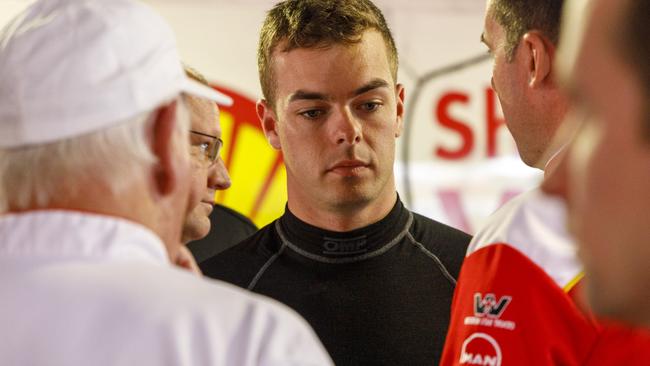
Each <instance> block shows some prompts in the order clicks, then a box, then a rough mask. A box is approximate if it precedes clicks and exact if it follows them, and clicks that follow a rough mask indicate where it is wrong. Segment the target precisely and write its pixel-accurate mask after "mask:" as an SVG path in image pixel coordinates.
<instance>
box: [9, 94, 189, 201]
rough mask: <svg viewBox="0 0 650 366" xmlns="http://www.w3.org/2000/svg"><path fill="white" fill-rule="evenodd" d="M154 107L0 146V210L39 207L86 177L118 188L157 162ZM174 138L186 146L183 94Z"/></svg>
mask: <svg viewBox="0 0 650 366" xmlns="http://www.w3.org/2000/svg"><path fill="white" fill-rule="evenodd" d="M155 116H156V111H151V112H147V113H143V114H142V115H140V116H138V117H136V118H133V119H131V120H127V121H124V122H123V123H120V124H118V125H117V126H115V127H112V128H109V129H105V130H102V131H98V132H94V133H90V134H87V135H83V136H80V137H75V138H70V139H65V140H62V141H57V142H54V143H50V144H44V145H36V146H27V147H20V148H13V149H0V212H1V211H5V210H6V209H7V208H8V207H9V205H11V206H12V207H13V208H16V209H27V208H43V207H47V205H48V204H49V203H50V202H51V200H52V198H54V197H55V196H56V195H57V194H65V193H66V192H78V191H80V190H81V189H83V187H82V186H81V185H82V184H84V183H87V182H89V181H92V182H97V184H102V185H104V186H106V188H107V189H108V190H109V191H110V192H111V193H112V194H119V193H120V192H122V191H123V190H124V189H126V188H128V187H129V185H130V184H132V182H133V181H135V180H137V179H139V178H140V177H142V174H143V171H144V170H145V169H146V168H147V167H150V166H151V165H153V164H155V163H156V157H155V155H154V154H153V152H152V151H151V148H150V142H149V137H148V133H147V131H148V130H149V127H150V125H151V123H152V122H153V119H154V118H155ZM176 120H177V123H176V124H175V131H174V135H175V140H174V141H175V143H177V144H178V145H177V146H178V148H179V149H183V150H181V151H187V150H188V149H189V148H188V136H187V134H188V132H187V131H188V129H189V116H188V112H187V110H186V108H185V104H184V102H183V101H182V98H178V103H177V109H176Z"/></svg>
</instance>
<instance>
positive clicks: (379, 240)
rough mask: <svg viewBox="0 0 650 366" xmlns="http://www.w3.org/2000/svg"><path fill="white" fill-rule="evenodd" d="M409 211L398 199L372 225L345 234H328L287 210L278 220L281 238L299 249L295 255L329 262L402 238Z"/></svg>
mask: <svg viewBox="0 0 650 366" xmlns="http://www.w3.org/2000/svg"><path fill="white" fill-rule="evenodd" d="M409 217H410V213H409V211H408V210H407V209H406V208H404V205H403V204H402V202H401V201H400V199H399V198H398V199H397V201H396V202H395V205H394V206H393V208H392V209H391V211H390V212H389V213H388V215H386V216H385V217H384V218H383V219H381V220H379V221H377V222H375V223H374V224H371V225H368V226H365V227H362V228H359V229H355V230H352V231H347V232H337V231H329V230H324V229H321V228H318V227H316V226H313V225H310V224H308V223H306V222H304V221H302V220H300V219H299V218H297V217H296V216H295V215H294V214H293V213H292V212H291V211H290V210H289V208H288V207H286V208H285V213H284V215H283V216H282V217H281V218H280V220H279V225H278V226H279V231H280V232H281V233H280V236H281V239H282V240H285V241H287V243H285V244H290V245H291V246H295V247H298V248H299V250H298V252H303V253H310V254H313V255H315V256H318V257H324V258H331V259H337V258H340V259H344V258H358V257H361V256H364V255H365V254H368V253H373V252H377V251H378V250H381V249H382V247H385V246H387V245H389V244H391V243H393V242H394V241H395V239H397V237H398V236H399V235H404V232H405V231H406V230H407V229H408V228H406V227H405V226H406V225H407V223H408V221H410V220H409Z"/></svg>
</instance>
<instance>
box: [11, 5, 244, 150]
mask: <svg viewBox="0 0 650 366" xmlns="http://www.w3.org/2000/svg"><path fill="white" fill-rule="evenodd" d="M180 93H188V94H192V95H195V96H198V97H201V98H206V99H209V100H212V101H215V102H217V103H219V104H222V105H230V104H232V99H231V98H230V97H228V96H226V95H224V94H221V93H219V92H217V91H216V90H213V89H211V88H209V87H206V86H204V85H201V84H200V83H198V82H196V81H194V80H191V79H189V78H188V77H186V76H185V72H184V70H183V67H182V65H181V61H180V58H179V56H178V51H177V49H176V41H175V37H174V34H173V32H172V30H171V28H170V27H169V26H168V25H167V23H166V22H165V21H164V20H163V19H162V18H161V17H160V16H159V15H158V14H156V13H155V12H154V11H153V10H152V9H150V8H149V7H147V6H146V5H144V4H142V3H139V2H137V1H134V0H40V1H37V2H36V3H34V4H33V5H32V6H30V7H29V8H28V9H27V10H25V11H24V12H23V13H22V14H21V15H19V16H17V17H16V18H14V20H12V21H11V22H10V23H9V24H8V25H7V26H6V27H5V28H4V29H3V30H2V32H1V34H0V148H14V147H21V146H26V145H32V144H44V143H49V142H55V141H58V140H62V139H66V138H71V137H75V136H79V135H83V134H87V133H91V132H94V131H98V130H101V129H105V128H109V127H112V126H115V125H117V124H120V123H123V122H125V121H128V120H129V119H130V118H134V117H136V116H138V115H140V114H142V113H146V112H149V111H153V110H154V109H155V108H157V107H159V106H161V105H162V104H164V103H166V102H169V101H171V100H173V99H174V98H175V97H176V96H178V95H179V94H180Z"/></svg>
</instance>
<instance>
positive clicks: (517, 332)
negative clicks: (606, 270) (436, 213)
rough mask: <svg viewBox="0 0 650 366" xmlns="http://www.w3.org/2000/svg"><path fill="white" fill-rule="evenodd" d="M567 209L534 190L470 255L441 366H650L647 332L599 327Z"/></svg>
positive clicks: (504, 211) (493, 224) (502, 214)
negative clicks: (583, 288)
mask: <svg viewBox="0 0 650 366" xmlns="http://www.w3.org/2000/svg"><path fill="white" fill-rule="evenodd" d="M581 279H582V267H581V265H580V263H579V261H578V259H577V257H576V246H575V244H574V243H573V241H572V240H571V239H570V238H569V236H568V234H567V232H566V230H565V209H564V207H563V205H562V203H561V202H560V201H558V200H556V199H554V198H551V197H548V196H545V195H544V194H543V193H542V192H540V191H539V190H533V191H531V192H528V193H524V194H522V195H520V196H519V197H516V198H514V199H513V200H511V201H510V202H509V203H507V204H506V205H504V206H503V207H502V208H501V209H500V210H498V211H497V212H496V213H495V214H494V215H492V216H491V217H490V219H489V222H488V224H487V225H486V226H485V227H484V228H483V229H482V231H481V232H479V233H478V234H477V235H476V236H475V237H474V239H473V240H472V242H471V243H470V246H469V248H468V251H467V257H466V258H465V262H464V263H463V266H462V268H461V272H460V275H459V280H458V284H457V286H456V290H455V293H454V299H453V303H452V316H451V322H450V326H449V330H448V333H447V340H446V343H445V348H444V351H443V355H442V358H441V362H440V364H441V365H445V366H449V365H493V366H502V365H503V366H510V365H650V332H648V331H642V330H632V329H629V328H626V327H623V326H620V325H616V324H612V323H606V322H604V321H601V320H596V319H595V318H594V317H593V316H592V315H591V314H590V312H589V310H588V309H587V307H586V306H585V305H584V302H583V301H581V299H580V298H579V295H580V291H577V288H578V287H579V286H580V284H581Z"/></svg>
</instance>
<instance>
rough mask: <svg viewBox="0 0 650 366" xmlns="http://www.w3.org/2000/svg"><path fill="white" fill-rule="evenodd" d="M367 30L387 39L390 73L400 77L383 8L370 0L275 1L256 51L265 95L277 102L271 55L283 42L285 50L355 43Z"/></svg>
mask: <svg viewBox="0 0 650 366" xmlns="http://www.w3.org/2000/svg"><path fill="white" fill-rule="evenodd" d="M368 29H374V30H377V31H378V32H379V33H380V34H381V35H382V37H383V38H384V42H385V43H386V50H387V53H388V61H389V64H390V67H391V74H392V76H393V80H397V66H398V56H397V48H396V47H395V41H394V40H393V36H392V35H391V32H390V29H389V28H388V25H387V24H386V20H385V19H384V16H383V14H382V13H381V10H379V8H377V6H375V4H373V3H372V2H371V1H370V0H286V1H283V2H280V3H278V4H276V5H275V6H274V7H273V9H271V10H270V11H269V12H268V14H267V16H266V19H265V20H264V25H263V26H262V30H261V33H260V42H259V47H258V51H257V66H258V70H259V75H260V84H261V86H262V93H263V94H264V98H265V99H266V100H267V101H268V102H269V104H271V105H273V104H274V102H275V101H274V98H275V95H274V90H273V89H274V88H273V86H274V85H273V84H274V80H273V79H274V75H273V70H272V65H271V55H272V53H273V51H274V50H275V48H276V47H277V46H278V45H279V44H280V43H281V42H285V44H284V47H283V49H282V51H283V52H288V51H291V50H293V49H296V48H310V47H326V46H330V45H332V44H339V43H343V44H353V43H357V42H359V41H360V40H361V37H362V35H363V33H364V32H365V31H366V30H368Z"/></svg>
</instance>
